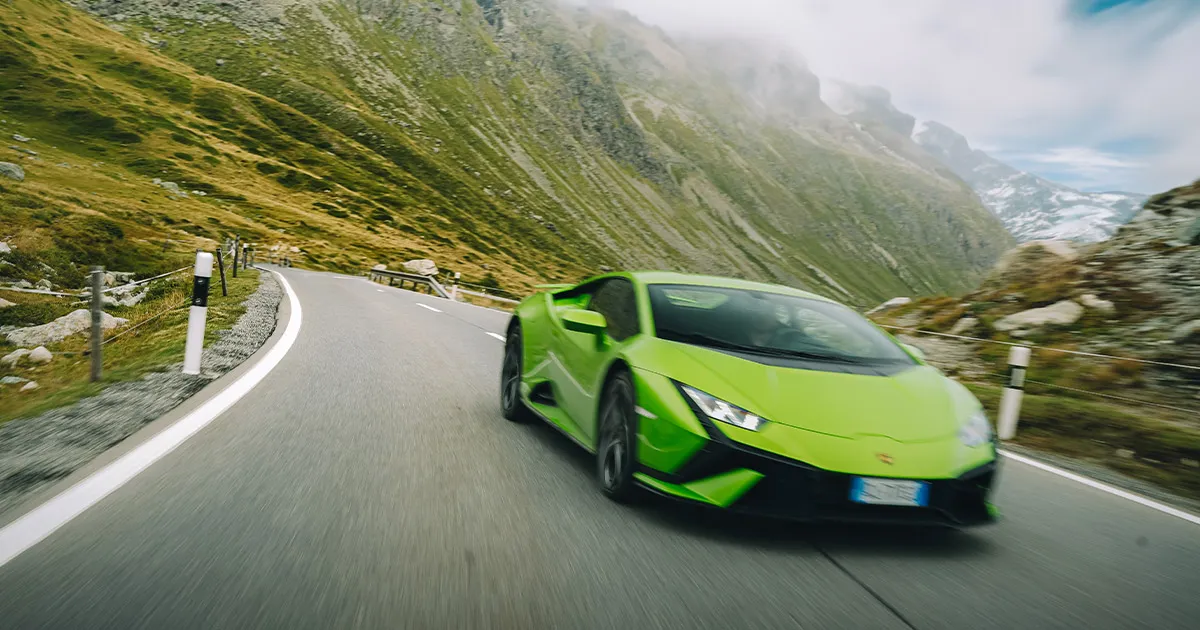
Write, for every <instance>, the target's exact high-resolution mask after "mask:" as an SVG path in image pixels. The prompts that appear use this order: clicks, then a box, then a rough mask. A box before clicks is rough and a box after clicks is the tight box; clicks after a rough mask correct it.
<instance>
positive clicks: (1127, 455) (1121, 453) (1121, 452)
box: [1117, 448, 1133, 459]
mask: <svg viewBox="0 0 1200 630" xmlns="http://www.w3.org/2000/svg"><path fill="white" fill-rule="evenodd" d="M1117 457H1120V458H1121V459H1133V451H1131V450H1129V449H1127V448H1119V449H1117Z"/></svg>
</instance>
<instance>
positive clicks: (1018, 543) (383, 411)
mask: <svg viewBox="0 0 1200 630" xmlns="http://www.w3.org/2000/svg"><path fill="white" fill-rule="evenodd" d="M284 273H285V275H286V277H287V278H288V279H289V281H290V282H291V284H292V286H293V288H294V289H295V290H296V292H297V294H298V295H299V298H300V302H301V304H302V306H303V310H304V317H303V328H302V329H301V331H300V336H299V338H298V340H297V341H296V343H295V345H294V346H293V347H292V349H291V351H290V352H289V353H288V354H287V356H286V357H285V358H284V359H283V361H282V362H281V363H280V364H279V365H278V366H277V367H276V368H275V370H274V371H273V372H271V373H270V374H269V375H268V376H267V377H266V379H265V380H263V381H262V382H261V383H260V384H259V385H258V387H257V388H255V389H254V390H253V391H251V392H250V393H249V394H248V395H247V396H246V397H245V398H243V399H242V400H241V401H239V402H238V403H237V404H235V405H234V406H233V407H232V408H231V409H230V410H229V411H227V412H226V413H225V414H224V415H222V416H221V417H219V418H218V419H217V420H216V421H214V422H213V423H212V424H211V425H209V426H208V427H206V428H205V429H203V430H201V431H200V432H199V433H198V434H196V435H195V436H193V437H192V438H191V439H190V440H188V441H187V442H185V443H184V444H183V445H182V446H180V447H179V448H178V449H177V450H176V451H174V452H173V453H171V454H169V455H167V456H166V457H165V458H164V459H162V460H160V461H158V462H157V463H155V464H154V465H152V466H151V467H150V468H149V469H147V470H146V471H145V472H143V473H142V474H141V475H140V476H138V477H136V478H134V479H133V480H132V481H131V482H129V483H128V484H126V485H125V486H123V487H121V488H120V489H118V490H117V491H116V492H114V493H113V494H112V495H110V496H109V497H107V498H106V499H104V500H102V501H101V502H100V503H98V504H97V505H95V506H94V507H92V508H91V509H89V510H87V511H86V512H84V513H83V514H81V515H80V516H79V517H77V518H75V519H74V520H72V521H71V522H69V523H68V524H66V525H65V526H64V527H63V528H61V529H60V530H58V531H57V532H55V533H54V534H52V535H51V536H50V537H49V538H47V539H46V540H44V541H42V542H41V543H39V544H38V545H36V546H34V547H33V548H31V549H29V550H28V551H26V552H25V553H24V554H22V555H20V556H18V557H16V558H15V559H14V560H12V561H11V562H9V563H8V564H7V565H4V566H3V567H0V628H5V629H7V628H14V629H17V628H19V629H25V628H85V627H86V628H120V629H129V628H170V629H186V628H346V627H361V628H530V629H533V628H620V629H622V630H629V629H643V628H721V629H726V628H822V629H823V628H853V629H858V630H861V629H868V628H909V627H915V628H922V629H925V628H1093V629H1095V628H1121V629H1124V628H1142V627H1145V628H1160V629H1161V628H1195V627H1196V623H1197V619H1200V596H1198V595H1197V594H1198V593H1200V527H1197V526H1196V525H1193V524H1190V523H1188V522H1185V521H1183V520H1180V519H1177V518H1174V517H1172V516H1169V515H1166V514H1162V513H1159V512H1156V511H1153V510H1150V509H1147V508H1145V507H1143V506H1140V505H1137V504H1135V503H1132V502H1129V501H1126V500H1124V499H1121V498H1118V497H1114V496H1111V495H1108V494H1104V493H1102V492H1099V491H1097V490H1094V489H1091V488H1088V487H1085V486H1083V485H1080V484H1077V483H1074V482H1072V481H1069V480H1066V479H1062V478H1060V477H1056V476H1054V475H1051V474H1049V473H1046V472H1042V471H1039V470H1036V469H1033V468H1029V467H1026V466H1024V465H1021V464H1018V463H1015V462H1006V465H1005V467H1004V469H1003V471H1002V480H1001V485H1000V490H999V495H998V502H999V504H1000V505H1001V507H1002V509H1003V511H1004V517H1005V518H1004V521H1003V522H1002V523H1000V524H998V525H995V526H992V527H989V528H985V529H979V530H973V531H969V532H940V533H939V532H928V531H922V530H916V531H906V530H895V529H890V528H885V527H868V526H854V527H846V526H799V525H794V524H787V523H777V522H771V521H762V520H755V519H747V518H743V517H732V516H727V515H723V514H719V513H714V512H708V511H704V510H697V509H686V508H684V507H681V506H678V505H675V504H662V503H653V502H652V503H651V504H649V505H646V506H641V507H635V508H625V507H620V506H617V505H614V504H612V503H610V502H608V501H607V500H605V499H604V498H602V497H601V496H600V494H599V492H597V491H596V490H595V488H594V486H593V482H592V480H591V477H590V471H591V462H590V460H589V458H588V456H586V455H585V454H584V453H582V452H580V451H577V450H575V447H574V446H573V445H572V444H571V443H570V442H568V441H567V440H566V439H565V438H562V437H560V436H559V435H558V434H556V433H555V432H554V431H552V430H551V429H549V428H548V427H545V426H543V425H526V426H520V425H513V424H510V423H508V422H506V421H504V420H503V419H502V418H501V416H500V412H499V408H498V402H497V387H498V379H499V366H500V359H501V354H502V344H501V342H500V341H498V340H497V339H495V338H494V337H492V336H489V335H488V334H486V333H488V332H492V333H502V332H503V330H504V325H505V323H506V315H504V314H501V313H496V312H491V311H487V310H483V309H479V308H475V307H471V306H469V305H464V304H456V303H450V302H447V301H444V300H440V299H437V298H434V297H431V296H426V295H418V294H415V293H410V292H406V291H401V290H399V289H389V288H383V287H379V286H378V285H373V284H370V283H368V282H367V281H365V280H362V279H349V278H344V277H336V276H331V275H322V274H315V273H308V272H303V271H297V270H285V271H284ZM421 304H424V305H426V306H428V307H433V308H435V309H439V311H440V312H439V311H434V310H430V309H429V308H425V307H422V306H420V305H421Z"/></svg>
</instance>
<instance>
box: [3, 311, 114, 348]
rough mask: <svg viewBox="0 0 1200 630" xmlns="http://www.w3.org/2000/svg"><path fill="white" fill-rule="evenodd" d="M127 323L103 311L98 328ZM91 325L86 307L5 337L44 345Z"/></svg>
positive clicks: (15, 342)
mask: <svg viewBox="0 0 1200 630" xmlns="http://www.w3.org/2000/svg"><path fill="white" fill-rule="evenodd" d="M128 323H129V320H127V319H123V318H120V317H113V316H112V315H109V314H108V313H104V314H103V315H102V317H101V319H100V328H101V329H102V330H111V329H113V328H119V327H121V326H124V325H125V324H128ZM91 327H92V314H91V313H90V312H88V310H87V309H84V308H81V309H78V310H75V311H71V312H70V313H68V314H66V315H63V316H62V317H59V318H58V319H56V320H54V321H52V322H50V323H48V324H42V325H41V326H31V327H29V328H18V329H16V330H13V331H11V332H9V333H8V334H7V335H6V336H5V337H6V338H7V339H8V342H9V343H11V344H13V345H15V346H22V347H32V346H44V345H46V344H50V343H56V342H59V341H62V340H63V339H66V338H67V337H70V336H71V335H75V334H79V333H81V332H83V331H85V330H88V329H89V328H91Z"/></svg>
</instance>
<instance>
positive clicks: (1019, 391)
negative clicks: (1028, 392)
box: [996, 346, 1033, 440]
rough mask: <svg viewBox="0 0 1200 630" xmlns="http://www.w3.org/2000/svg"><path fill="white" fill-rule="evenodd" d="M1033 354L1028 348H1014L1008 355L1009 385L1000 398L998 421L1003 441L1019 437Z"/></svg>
mask: <svg viewBox="0 0 1200 630" xmlns="http://www.w3.org/2000/svg"><path fill="white" fill-rule="evenodd" d="M1032 354H1033V353H1032V351H1031V350H1030V349H1029V348H1028V347H1026V346H1013V348H1012V350H1010V351H1009V353H1008V384H1007V385H1005V386H1004V393H1003V395H1002V396H1001V397H1000V412H999V414H998V417H997V419H996V433H997V435H998V436H999V437H1000V439H1001V440H1011V439H1013V438H1014V437H1016V435H1017V420H1018V419H1019V417H1020V415H1021V399H1022V398H1023V397H1024V396H1025V373H1026V371H1028V370H1029V357H1030V355H1032Z"/></svg>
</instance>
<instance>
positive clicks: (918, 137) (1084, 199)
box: [913, 121, 1148, 243]
mask: <svg viewBox="0 0 1200 630" xmlns="http://www.w3.org/2000/svg"><path fill="white" fill-rule="evenodd" d="M913 139H914V140H915V141H916V142H917V144H919V145H921V146H922V147H923V148H925V149H926V150H927V151H929V153H930V154H931V155H933V156H934V157H936V158H937V159H938V160H940V161H941V162H942V163H943V164H945V165H946V166H947V167H949V168H950V169H951V170H953V171H954V173H955V174H957V175H958V176H959V177H961V178H963V180H965V181H966V182H967V183H969V184H971V186H972V187H973V188H974V189H975V190H976V192H978V193H979V196H980V198H981V199H982V200H983V203H984V205H986V206H988V207H989V208H991V209H992V211H993V212H995V213H996V215H997V216H998V217H1000V219H1001V220H1002V221H1004V224H1005V227H1007V228H1008V230H1009V232H1011V233H1012V234H1013V235H1014V236H1015V237H1016V238H1017V239H1018V240H1019V241H1022V242H1025V241H1035V240H1073V241H1079V242H1085V243H1093V242H1099V241H1103V240H1105V239H1107V238H1109V237H1111V236H1112V235H1113V234H1114V233H1115V232H1116V231H1117V229H1118V228H1119V227H1120V226H1122V225H1124V224H1125V223H1127V222H1129V220H1131V219H1133V217H1134V216H1135V215H1136V214H1137V212H1138V210H1139V209H1140V208H1141V205H1142V204H1143V203H1145V201H1146V199H1147V198H1148V196H1147V195H1141V194H1137V193H1127V192H1117V191H1113V192H1103V193H1086V192H1081V191H1079V190H1076V189H1074V188H1071V187H1069V186H1066V185H1063V184H1059V183H1056V182H1052V181H1049V180H1047V179H1044V178H1041V177H1038V176H1037V175H1034V174H1032V173H1027V172H1024V171H1021V170H1019V169H1016V168H1014V167H1012V166H1009V165H1008V164H1005V163H1003V162H1001V161H999V160H997V159H995V158H993V157H991V156H990V155H988V154H987V153H984V152H983V151H980V150H978V149H973V148H971V146H970V144H969V143H968V142H967V140H966V138H965V137H963V136H962V135H961V134H959V133H958V132H956V131H954V130H953V129H951V128H949V127H947V126H945V125H943V124H941V123H938V122H934V121H927V122H924V123H922V126H921V127H920V128H918V129H916V130H915V132H914V133H913Z"/></svg>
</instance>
